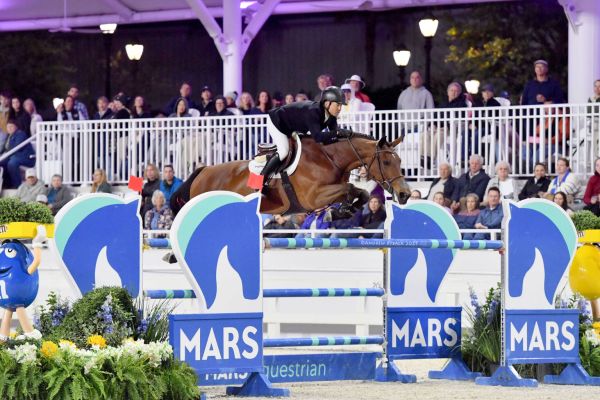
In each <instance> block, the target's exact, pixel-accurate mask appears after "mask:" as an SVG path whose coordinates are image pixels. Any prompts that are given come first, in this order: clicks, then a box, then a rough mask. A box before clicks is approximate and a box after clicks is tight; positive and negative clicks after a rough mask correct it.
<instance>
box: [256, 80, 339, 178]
mask: <svg viewBox="0 0 600 400" xmlns="http://www.w3.org/2000/svg"><path fill="white" fill-rule="evenodd" d="M343 104H345V100H344V94H343V93H342V91H341V90H340V88H338V87H337V86H329V87H327V88H325V90H323V92H322V93H321V100H320V101H319V102H316V101H300V102H296V103H292V104H288V105H285V106H282V107H279V108H275V109H273V110H271V111H270V112H269V118H267V130H268V132H269V135H270V136H271V138H272V139H273V143H275V145H276V146H277V153H275V154H274V155H273V156H272V157H271V158H270V159H269V161H267V164H266V165H265V167H264V168H263V170H262V172H261V175H263V176H264V177H265V178H264V183H263V185H264V187H267V186H268V182H269V179H268V178H269V176H270V175H272V174H273V173H274V172H276V171H277V169H278V168H279V166H280V165H281V162H282V161H283V160H285V158H286V156H287V155H288V152H289V150H290V145H289V137H290V136H292V133H294V132H298V133H301V134H308V135H310V136H311V137H312V138H313V139H314V140H315V142H317V143H323V144H330V143H334V142H335V141H337V139H338V134H339V133H341V135H343V133H344V130H340V129H338V126H337V116H338V115H339V113H340V111H341V109H342V105H343ZM341 135H340V136H341Z"/></svg>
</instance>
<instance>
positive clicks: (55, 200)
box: [46, 174, 73, 215]
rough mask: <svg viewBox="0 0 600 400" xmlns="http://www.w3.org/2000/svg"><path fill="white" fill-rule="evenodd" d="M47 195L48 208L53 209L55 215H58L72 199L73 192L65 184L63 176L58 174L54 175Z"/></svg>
mask: <svg viewBox="0 0 600 400" xmlns="http://www.w3.org/2000/svg"><path fill="white" fill-rule="evenodd" d="M46 197H47V200H48V208H49V209H50V211H52V214H53V215H56V213H57V212H58V211H59V210H60V209H61V208H63V207H64V205H65V204H67V203H68V202H69V201H71V199H72V198H73V194H72V193H71V190H70V189H69V188H68V187H66V186H65V185H63V183H62V176H61V175H58V174H56V175H54V176H53V177H52V181H51V182H50V188H49V189H48V194H47V195H46Z"/></svg>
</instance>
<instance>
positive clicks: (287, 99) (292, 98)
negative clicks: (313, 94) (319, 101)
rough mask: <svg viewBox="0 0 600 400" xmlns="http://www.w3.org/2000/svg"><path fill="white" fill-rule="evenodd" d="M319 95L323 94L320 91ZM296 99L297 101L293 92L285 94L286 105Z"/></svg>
mask: <svg viewBox="0 0 600 400" xmlns="http://www.w3.org/2000/svg"><path fill="white" fill-rule="evenodd" d="M319 96H321V93H319ZM294 101H295V96H294V95H293V94H292V93H288V94H286V95H285V100H284V103H285V105H286V106H287V105H288V104H292V103H293V102H294Z"/></svg>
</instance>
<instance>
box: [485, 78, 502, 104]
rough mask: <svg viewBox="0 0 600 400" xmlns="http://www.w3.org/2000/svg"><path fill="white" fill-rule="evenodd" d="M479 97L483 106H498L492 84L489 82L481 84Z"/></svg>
mask: <svg viewBox="0 0 600 400" xmlns="http://www.w3.org/2000/svg"><path fill="white" fill-rule="evenodd" d="M481 98H482V99H483V106H484V107H500V103H499V102H498V100H496V99H495V98H494V86H493V85H492V84H490V83H488V84H487V85H483V88H482V89H481Z"/></svg>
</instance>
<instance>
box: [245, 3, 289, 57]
mask: <svg viewBox="0 0 600 400" xmlns="http://www.w3.org/2000/svg"><path fill="white" fill-rule="evenodd" d="M280 2H281V0H267V1H265V2H264V3H263V4H262V6H261V7H260V8H259V10H258V11H257V12H256V14H254V16H253V17H252V20H251V21H250V23H249V24H248V26H246V29H244V34H243V37H242V58H243V57H244V56H245V55H246V52H247V51H248V47H250V44H251V43H252V40H253V39H254V38H255V37H256V35H257V34H258V32H259V31H260V28H262V27H263V25H264V24H265V22H266V21H267V19H268V18H269V17H270V16H271V14H273V11H274V10H275V7H277V5H278V4H279V3H280Z"/></svg>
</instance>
